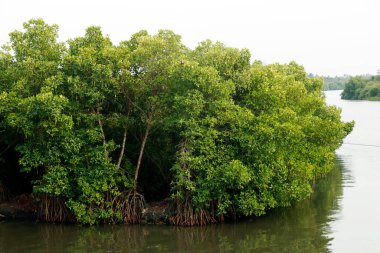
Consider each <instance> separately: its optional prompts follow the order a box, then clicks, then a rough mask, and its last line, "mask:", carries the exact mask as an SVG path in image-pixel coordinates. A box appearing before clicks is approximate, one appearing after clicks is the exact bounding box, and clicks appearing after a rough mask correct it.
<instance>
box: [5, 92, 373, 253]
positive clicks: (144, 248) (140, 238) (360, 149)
mask: <svg viewBox="0 0 380 253" xmlns="http://www.w3.org/2000/svg"><path fill="white" fill-rule="evenodd" d="M339 94H340V91H328V92H326V98H327V102H328V103H329V104H332V105H337V106H339V107H341V108H342V116H343V120H344V121H351V120H355V121H356V125H355V128H354V131H353V132H352V133H351V134H350V135H349V136H348V137H347V138H346V139H345V140H344V142H345V144H343V145H342V147H341V148H340V149H339V150H337V152H336V154H337V158H336V168H335V169H333V170H332V171H331V173H329V174H328V176H327V177H326V178H324V179H322V180H320V181H319V182H318V183H317V185H316V187H315V192H314V194H313V195H312V196H311V197H310V198H308V199H306V200H305V201H302V202H300V203H297V204H296V205H295V206H292V207H289V208H280V209H275V210H272V211H270V212H269V213H268V214H267V215H265V216H263V217H259V218H253V219H249V220H245V221H240V222H237V223H226V224H220V225H211V226H205V227H194V228H184V227H172V226H166V225H162V226H157V225H156V226H153V225H152V226H151V225H131V226H128V225H117V226H97V227H80V226H75V225H54V224H39V223H36V222H30V221H23V222H21V221H5V222H2V223H0V253H8V252H28V253H33V252H46V253H48V252H49V253H50V252H91V253H96V252H141V253H142V252H144V253H145V252H189V253H190V252H191V253H193V252H194V253H195V252H221V253H222V252H241V253H244V252H260V253H261V252H268V253H270V252H276V253H281V252H292V253H295V252H303V253H304V252H305V253H312V252H342V253H349V252H355V253H357V252H363V253H371V252H380V234H379V230H380V201H379V200H380V166H379V165H380V159H379V158H380V102H366V101H343V100H341V99H340V97H339Z"/></svg>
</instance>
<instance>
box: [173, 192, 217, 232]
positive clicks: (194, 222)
mask: <svg viewBox="0 0 380 253" xmlns="http://www.w3.org/2000/svg"><path fill="white" fill-rule="evenodd" d="M174 205H175V211H176V214H175V215H174V216H173V217H171V218H170V222H171V223H172V224H173V225H177V226H203V225H207V224H211V223H216V222H217V219H216V218H215V215H214V212H213V211H211V212H210V211H209V210H207V209H196V208H194V206H193V204H192V201H191V198H190V197H186V199H185V200H181V199H179V198H176V200H175V203H174Z"/></svg>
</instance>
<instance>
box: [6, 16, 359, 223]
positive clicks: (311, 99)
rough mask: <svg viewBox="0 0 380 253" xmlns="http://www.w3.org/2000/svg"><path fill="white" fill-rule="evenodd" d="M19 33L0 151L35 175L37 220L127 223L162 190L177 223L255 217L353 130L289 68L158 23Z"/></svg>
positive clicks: (317, 168) (281, 200)
mask: <svg viewBox="0 0 380 253" xmlns="http://www.w3.org/2000/svg"><path fill="white" fill-rule="evenodd" d="M23 28H24V29H23V31H15V32H13V33H11V34H10V42H9V43H8V44H6V45H5V46H4V47H3V50H1V51H0V133H1V138H0V148H1V149H0V155H1V158H2V160H4V161H6V160H7V159H8V160H9V159H15V161H16V164H17V166H19V167H20V168H21V170H22V171H23V173H29V174H30V173H32V174H33V175H34V178H33V181H32V185H33V194H34V195H35V196H36V198H40V200H41V203H42V207H43V208H42V209H41V210H40V212H41V217H42V219H45V220H47V221H67V220H72V221H76V222H79V223H82V224H95V223H110V222H112V223H115V222H126V223H133V222H138V221H139V219H140V218H141V212H142V211H143V208H144V202H145V198H146V199H148V200H159V199H160V198H161V199H162V198H165V197H170V198H171V199H172V200H173V203H174V210H173V215H172V218H171V221H172V223H174V224H178V225H199V224H205V223H209V222H214V221H217V220H223V219H224V217H236V216H249V215H262V214H264V213H265V212H266V211H267V210H268V209H271V208H274V207H278V206H288V205H290V204H291V203H293V202H294V201H298V200H301V199H303V198H305V197H307V196H308V195H309V194H310V193H311V192H312V185H313V182H314V181H315V180H316V179H318V178H320V177H322V176H323V175H325V174H326V173H328V172H329V171H330V170H331V168H332V167H333V166H334V162H333V161H334V151H335V149H336V148H338V147H339V145H340V144H341V143H342V139H343V138H344V137H345V136H346V135H347V134H348V133H349V132H350V131H351V129H352V127H353V123H344V122H342V121H341V118H340V110H339V109H338V108H336V107H333V106H328V105H326V103H325V98H324V95H323V91H322V89H323V81H322V79H321V78H310V77H308V75H307V73H306V72H305V70H304V69H303V67H302V66H300V65H298V64H296V63H294V62H291V63H289V64H284V65H281V64H270V65H263V64H262V63H261V62H259V61H254V62H253V63H252V61H251V55H250V52H249V51H248V50H247V49H236V48H230V47H227V46H225V45H224V44H222V43H220V42H216V43H214V42H212V41H209V40H206V41H203V42H201V43H199V45H198V46H197V47H196V48H195V49H189V48H187V47H186V46H185V45H183V44H182V43H181V37H180V36H179V35H177V34H175V33H173V32H172V31H168V30H160V31H159V32H158V33H157V34H156V35H149V34H148V33H147V32H146V31H140V32H138V33H136V34H134V35H132V36H131V38H130V40H127V41H123V42H120V43H119V44H118V45H114V44H113V43H112V41H111V40H110V38H109V37H108V36H105V35H104V34H103V33H102V31H101V29H100V27H89V28H88V29H87V30H86V33H85V34H84V36H83V37H78V38H74V39H71V40H69V41H67V42H66V43H61V42H59V41H58V40H57V38H58V26H56V25H49V24H46V23H45V22H44V21H43V20H41V19H37V20H30V21H28V22H26V23H24V27H23ZM9 150H12V151H13V152H15V153H16V154H17V155H16V156H9V155H7V154H8V153H9V152H10V151H9ZM6 164H9V163H3V165H2V166H3V168H2V169H0V180H1V179H2V175H1V173H3V174H5V173H6V171H7V170H13V169H15V168H13V167H12V166H9V165H8V166H6ZM0 165H1V164H0ZM3 181H5V180H3ZM144 196H145V198H144Z"/></svg>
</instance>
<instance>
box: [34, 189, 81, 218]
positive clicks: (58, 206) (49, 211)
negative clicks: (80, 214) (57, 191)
mask: <svg viewBox="0 0 380 253" xmlns="http://www.w3.org/2000/svg"><path fill="white" fill-rule="evenodd" d="M39 200H40V210H39V219H40V220H41V221H45V222H73V221H74V220H75V219H74V215H73V214H72V213H71V211H70V210H69V209H68V208H67V206H66V204H65V201H64V200H63V199H62V198H60V197H56V196H49V195H47V194H42V195H40V196H39Z"/></svg>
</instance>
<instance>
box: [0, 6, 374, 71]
mask: <svg viewBox="0 0 380 253" xmlns="http://www.w3.org/2000/svg"><path fill="white" fill-rule="evenodd" d="M31 18H43V19H44V20H45V21H46V22H48V23H50V24H53V23H54V24H58V25H59V27H60V33H59V34H60V40H66V39H68V38H73V37H76V36H81V35H83V34H84V31H85V28H86V27H88V26H92V25H98V26H101V27H102V29H103V32H104V33H105V34H108V35H109V36H110V38H111V39H112V40H113V41H114V42H115V43H118V42H119V41H121V40H127V39H129V37H130V35H131V34H133V33H135V32H137V31H139V30H141V29H146V30H148V31H149V33H151V34H154V33H156V32H157V31H158V30H159V29H170V30H173V31H174V32H176V33H178V34H180V35H181V36H182V41H183V43H184V44H185V45H187V46H189V47H191V48H193V47H195V46H196V45H197V43H198V42H200V41H202V40H204V39H212V40H214V41H215V40H219V41H221V42H223V43H225V44H226V45H227V46H231V47H238V48H249V49H250V51H251V54H252V58H253V59H254V60H261V61H263V62H264V63H274V62H280V63H287V62H290V61H292V60H294V61H296V62H298V63H299V64H302V65H304V66H305V68H306V71H308V72H309V73H313V74H320V75H343V74H351V75H356V74H365V73H370V74H375V73H376V71H377V70H378V69H380V0H233V1H232V0H231V1H226V0H191V1H188V0H176V1H175V0H133V1H129V0H124V1H122V0H106V1H100V0H91V1H90V0H59V1H56V0H33V1H32V0H0V44H4V43H5V42H7V41H8V34H9V33H10V32H12V31H14V30H16V29H17V30H20V29H21V28H22V23H23V22H25V21H27V20H29V19H31Z"/></svg>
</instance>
